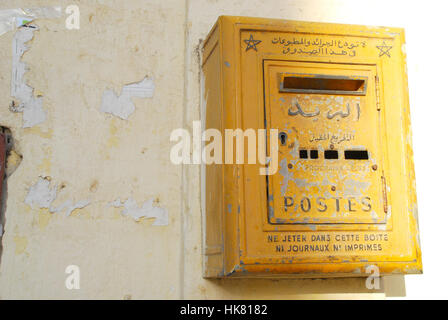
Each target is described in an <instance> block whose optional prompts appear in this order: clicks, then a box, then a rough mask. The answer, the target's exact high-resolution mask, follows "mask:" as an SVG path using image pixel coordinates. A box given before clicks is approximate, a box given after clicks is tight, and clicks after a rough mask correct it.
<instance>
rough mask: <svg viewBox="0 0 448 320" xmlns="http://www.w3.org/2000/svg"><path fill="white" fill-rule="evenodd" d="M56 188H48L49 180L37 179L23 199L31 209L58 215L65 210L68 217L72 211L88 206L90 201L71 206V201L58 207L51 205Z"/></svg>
mask: <svg viewBox="0 0 448 320" xmlns="http://www.w3.org/2000/svg"><path fill="white" fill-rule="evenodd" d="M57 190H58V187H57V186H54V187H52V188H51V187H50V180H47V179H45V178H42V177H39V180H38V181H37V182H36V183H35V184H34V185H33V186H31V187H30V188H29V190H28V194H27V195H26V197H25V203H26V204H27V205H29V206H30V207H31V208H33V209H34V208H47V209H49V211H50V212H51V213H59V212H62V211H64V210H65V214H66V215H67V216H69V215H70V214H71V213H72V211H73V210H75V209H82V208H84V207H86V206H87V205H89V204H90V200H81V201H78V202H76V203H74V204H73V200H67V201H65V202H64V203H63V204H61V205H60V206H58V207H54V206H52V205H51V204H52V203H53V201H54V200H56V197H57Z"/></svg>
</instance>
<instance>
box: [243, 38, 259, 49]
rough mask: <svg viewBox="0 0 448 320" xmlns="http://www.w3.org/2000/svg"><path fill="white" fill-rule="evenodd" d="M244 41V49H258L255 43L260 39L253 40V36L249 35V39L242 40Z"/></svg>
mask: <svg viewBox="0 0 448 320" xmlns="http://www.w3.org/2000/svg"><path fill="white" fill-rule="evenodd" d="M244 42H246V43H247V47H246V51H247V50H249V49H254V50H255V51H258V50H257V44H259V43H260V42H261V40H254V36H253V35H250V37H249V40H244Z"/></svg>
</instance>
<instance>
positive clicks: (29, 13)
mask: <svg viewBox="0 0 448 320" xmlns="http://www.w3.org/2000/svg"><path fill="white" fill-rule="evenodd" d="M60 16H61V7H38V8H25V9H21V8H16V9H6V10H0V36H1V35H2V34H4V33H6V32H8V31H12V30H14V28H15V27H16V26H17V27H19V26H21V25H22V24H24V23H27V22H31V21H33V20H35V19H43V18H58V17H60Z"/></svg>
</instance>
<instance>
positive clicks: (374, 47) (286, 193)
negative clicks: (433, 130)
mask: <svg viewBox="0 0 448 320" xmlns="http://www.w3.org/2000/svg"><path fill="white" fill-rule="evenodd" d="M202 70H203V75H204V78H203V88H204V92H203V93H202V94H203V96H204V99H205V102H206V111H205V123H206V128H214V129H218V130H220V131H221V132H223V136H224V131H225V129H242V130H247V129H256V130H258V129H265V130H266V132H267V133H268V132H270V131H269V130H270V129H277V130H278V136H276V137H275V138H274V139H278V141H277V144H278V161H277V162H278V170H277V171H276V172H275V173H274V174H271V175H260V172H259V169H260V167H262V166H263V164H261V163H258V164H257V163H256V164H253V163H251V164H249V163H235V164H219V163H213V164H208V165H206V166H205V170H203V174H204V177H205V179H203V181H205V188H204V190H205V194H204V202H203V203H204V208H203V209H204V220H205V223H204V225H205V230H204V276H205V277H229V276H231V277H250V276H261V277H282V276H283V277H288V276H289V277H334V276H362V275H366V274H370V272H369V271H367V268H368V267H369V266H371V265H375V266H377V267H378V271H379V273H380V274H381V275H384V274H391V273H399V274H407V273H421V272H422V264H421V252H420V245H419V233H418V221H417V204H416V193H415V178H414V167H413V154H412V145H411V130H410V115H409V103H408V88H407V79H406V55H405V41H404V32H403V30H402V29H399V28H386V27H367V26H354V25H341V24H324V23H310V22H295V21H283V20H271V19H259V18H246V17H226V16H223V17H220V18H219V19H218V21H217V23H216V24H215V26H214V27H213V29H212V31H211V32H210V34H209V35H208V37H207V39H206V40H205V42H204V46H203V55H202ZM266 135H267V136H268V134H266ZM272 139H273V138H272V136H271V137H269V136H268V137H267V145H268V146H269V145H270V144H271V143H272ZM225 143H227V141H225ZM258 143H260V142H258ZM232 148H233V147H232ZM266 149H267V150H269V147H267V148H266ZM271 156H272V155H271ZM223 157H224V156H223Z"/></svg>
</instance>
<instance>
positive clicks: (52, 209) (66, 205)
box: [50, 200, 90, 216]
mask: <svg viewBox="0 0 448 320" xmlns="http://www.w3.org/2000/svg"><path fill="white" fill-rule="evenodd" d="M89 204H90V200H81V201H78V202H76V203H75V204H73V200H67V201H65V202H64V203H63V204H61V205H60V206H58V207H53V206H52V207H50V212H53V213H54V212H62V211H63V210H64V209H65V215H66V216H69V215H70V214H71V213H72V212H73V210H75V209H82V208H84V207H86V206H88V205H89Z"/></svg>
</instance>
